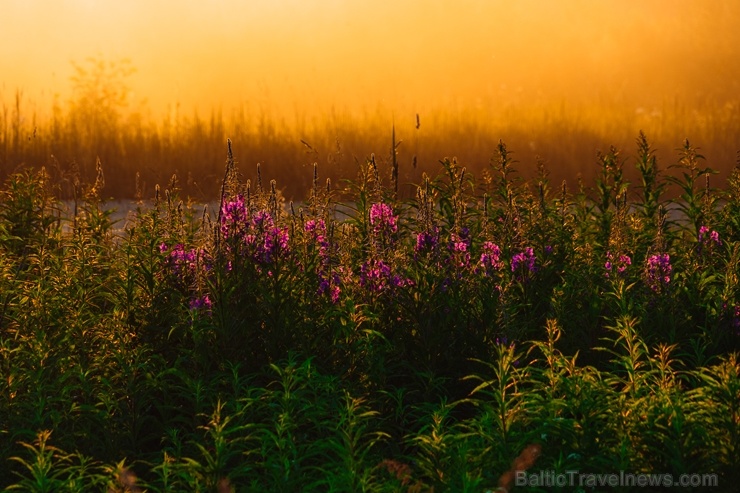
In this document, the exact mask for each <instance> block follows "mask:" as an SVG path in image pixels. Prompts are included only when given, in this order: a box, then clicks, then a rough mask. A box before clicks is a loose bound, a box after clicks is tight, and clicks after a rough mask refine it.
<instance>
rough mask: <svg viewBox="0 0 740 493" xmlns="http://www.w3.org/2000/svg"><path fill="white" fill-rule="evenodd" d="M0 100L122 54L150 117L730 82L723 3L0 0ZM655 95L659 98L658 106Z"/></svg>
mask: <svg viewBox="0 0 740 493" xmlns="http://www.w3.org/2000/svg"><path fill="white" fill-rule="evenodd" d="M0 12H1V14H0V15H1V16H2V17H0V91H1V92H2V93H1V94H0V98H1V99H2V100H4V101H5V102H6V103H7V102H8V101H11V100H12V97H13V95H14V94H15V91H16V89H18V88H22V89H23V91H24V99H25V100H26V101H36V102H37V104H38V106H39V108H40V109H44V108H49V107H50V101H51V96H52V94H58V95H59V97H60V100H62V101H64V100H66V99H67V98H68V97H69V95H70V87H71V84H70V81H69V78H70V76H71V75H72V73H73V71H72V65H71V62H72V61H77V62H81V61H83V60H84V59H85V58H86V57H88V56H101V57H103V58H105V59H109V60H117V59H120V58H124V57H125V58H130V59H131V61H132V64H133V66H134V67H136V69H137V72H136V73H135V74H134V75H133V76H131V78H130V85H131V86H132V89H133V90H134V91H135V92H134V98H132V103H133V106H137V107H140V108H141V107H144V106H142V104H143V101H146V103H145V104H146V106H145V107H146V108H148V109H149V110H151V111H152V112H153V113H154V115H157V116H158V115H161V112H162V111H165V110H166V109H167V108H168V107H170V108H171V107H172V106H173V105H174V104H176V103H179V104H180V106H181V108H183V109H185V110H187V109H188V108H192V107H195V106H197V107H199V108H200V109H201V111H208V110H209V109H210V108H211V107H212V106H214V105H218V106H221V107H222V108H224V109H228V108H229V107H230V106H233V105H243V104H246V105H249V106H250V107H252V108H257V109H261V110H264V111H265V112H267V113H268V114H271V115H275V116H280V117H284V118H287V119H291V118H293V117H294V115H295V113H296V112H297V113H304V114H305V113H311V112H315V111H329V110H330V109H331V108H335V109H342V110H345V109H350V110H357V111H360V110H368V111H372V110H373V109H374V108H376V107H377V106H378V105H382V106H383V107H386V108H393V109H394V110H395V109H399V110H401V109H410V110H411V111H414V112H424V111H425V110H426V109H428V108H431V107H451V105H453V104H454V105H461V106H465V105H475V104H476V103H479V104H480V103H481V102H483V103H485V104H491V102H493V104H497V105H498V104H501V105H507V104H519V103H521V102H522V101H524V102H526V103H527V104H538V102H542V101H553V100H554V101H565V102H571V101H573V102H578V101H581V102H583V101H585V102H589V101H599V100H610V101H624V102H625V103H626V104H634V105H635V106H643V105H649V104H651V102H656V101H658V100H665V99H667V100H671V99H680V100H682V101H695V100H698V101H701V100H702V98H705V97H713V98H719V99H720V100H722V99H728V98H735V99H737V98H738V95H739V94H740V37H739V36H738V34H737V33H738V32H740V29H738V27H737V26H738V25H740V2H737V1H735V0H702V1H696V0H663V1H661V0H639V1H638V0H634V1H632V0H552V1H550V0H517V1H513V0H509V1H504V0H455V1H452V0H448V1H443V0H392V1H389V0H345V1H340V0H313V1H312V0H242V1H238V0H211V1H204V0H177V1H165V0H126V1H112V0H110V1H103V0H0ZM656 104H657V103H656Z"/></svg>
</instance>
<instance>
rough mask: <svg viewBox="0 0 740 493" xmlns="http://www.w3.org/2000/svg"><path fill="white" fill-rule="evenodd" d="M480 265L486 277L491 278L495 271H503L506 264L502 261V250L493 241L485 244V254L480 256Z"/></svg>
mask: <svg viewBox="0 0 740 493" xmlns="http://www.w3.org/2000/svg"><path fill="white" fill-rule="evenodd" d="M480 265H481V267H482V268H483V275H484V276H491V275H492V274H493V272H494V271H497V270H501V269H502V268H503V266H504V263H503V262H502V261H501V248H499V246H498V245H496V244H495V243H493V242H492V241H486V242H484V243H483V253H481V255H480Z"/></svg>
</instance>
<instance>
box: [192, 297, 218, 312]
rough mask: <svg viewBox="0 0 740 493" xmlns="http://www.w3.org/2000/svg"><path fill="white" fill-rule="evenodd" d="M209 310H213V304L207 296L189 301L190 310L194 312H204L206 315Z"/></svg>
mask: <svg viewBox="0 0 740 493" xmlns="http://www.w3.org/2000/svg"><path fill="white" fill-rule="evenodd" d="M211 308H213V302H211V298H210V297H209V296H208V295H207V294H205V295H203V296H200V297H198V298H194V299H192V300H191V301H190V309H191V310H194V311H200V310H205V311H207V312H208V313H210V312H211Z"/></svg>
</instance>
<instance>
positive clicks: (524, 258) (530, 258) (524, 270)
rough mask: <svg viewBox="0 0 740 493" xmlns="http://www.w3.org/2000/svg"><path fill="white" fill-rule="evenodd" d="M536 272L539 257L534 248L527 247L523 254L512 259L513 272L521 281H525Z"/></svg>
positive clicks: (518, 254)
mask: <svg viewBox="0 0 740 493" xmlns="http://www.w3.org/2000/svg"><path fill="white" fill-rule="evenodd" d="M536 271H537V257H535V255H534V250H533V249H532V247H527V248H525V249H524V251H523V252H520V253H517V254H516V255H514V256H513V257H511V272H514V273H516V274H517V277H518V278H519V279H520V280H524V279H525V278H526V277H528V276H529V275H530V274H533V273H534V272H536Z"/></svg>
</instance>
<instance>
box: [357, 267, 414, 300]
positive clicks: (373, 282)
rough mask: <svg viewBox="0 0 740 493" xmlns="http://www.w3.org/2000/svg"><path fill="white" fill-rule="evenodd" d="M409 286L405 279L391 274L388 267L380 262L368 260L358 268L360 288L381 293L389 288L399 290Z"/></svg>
mask: <svg viewBox="0 0 740 493" xmlns="http://www.w3.org/2000/svg"><path fill="white" fill-rule="evenodd" d="M408 284H409V281H408V280H407V279H404V278H402V277H401V276H399V275H397V274H393V273H392V272H391V267H390V265H388V264H386V263H385V262H383V261H382V260H376V259H370V260H368V261H366V262H365V263H363V264H362V266H361V267H360V286H362V287H364V288H366V289H368V290H369V291H373V292H376V293H381V292H383V291H386V290H388V289H390V288H400V287H403V286H406V285H408Z"/></svg>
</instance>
